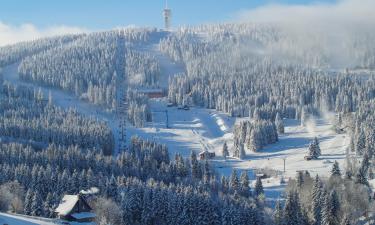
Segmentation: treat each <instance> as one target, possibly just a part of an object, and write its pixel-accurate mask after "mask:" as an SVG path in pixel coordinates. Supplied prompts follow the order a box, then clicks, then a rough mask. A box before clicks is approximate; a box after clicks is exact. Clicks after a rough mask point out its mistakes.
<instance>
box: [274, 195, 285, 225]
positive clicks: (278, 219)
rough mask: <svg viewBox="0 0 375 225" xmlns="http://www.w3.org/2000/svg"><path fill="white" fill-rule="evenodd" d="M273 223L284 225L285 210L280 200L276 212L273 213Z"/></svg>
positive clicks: (277, 202)
mask: <svg viewBox="0 0 375 225" xmlns="http://www.w3.org/2000/svg"><path fill="white" fill-rule="evenodd" d="M273 221H274V223H275V225H283V224H284V221H283V209H282V207H281V202H280V200H277V201H276V206H275V211H274V213H273Z"/></svg>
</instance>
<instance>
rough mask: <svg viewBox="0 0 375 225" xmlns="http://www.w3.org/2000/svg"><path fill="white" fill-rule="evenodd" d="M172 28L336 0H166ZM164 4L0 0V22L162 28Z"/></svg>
mask: <svg viewBox="0 0 375 225" xmlns="http://www.w3.org/2000/svg"><path fill="white" fill-rule="evenodd" d="M168 2H169V5H170V8H172V10H173V25H174V26H176V25H177V26H178V25H195V24H199V23H209V22H223V21H229V20H231V19H233V18H235V17H236V14H237V13H238V12H240V11H242V10H249V9H253V8H256V7H259V6H262V5H266V4H269V3H279V4H314V3H318V2H320V3H321V2H323V3H325V2H336V0H319V1H317V0H273V1H270V0H169V1H168ZM163 7H164V0H1V1H0V22H2V23H4V24H7V25H12V26H20V25H22V24H25V23H30V24H33V25H34V26H36V27H38V28H44V27H51V26H60V25H66V26H76V27H84V28H87V29H90V30H103V29H110V28H113V27H118V26H127V25H137V26H153V27H162V24H163V20H162V17H161V10H162V8H163Z"/></svg>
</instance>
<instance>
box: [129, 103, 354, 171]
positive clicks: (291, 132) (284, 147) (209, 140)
mask: <svg viewBox="0 0 375 225" xmlns="http://www.w3.org/2000/svg"><path fill="white" fill-rule="evenodd" d="M151 109H152V112H153V122H152V123H149V124H148V125H147V127H146V128H142V129H135V128H131V129H129V134H130V135H131V134H136V135H138V136H141V137H143V138H146V139H150V140H155V141H157V142H160V143H163V144H165V145H167V146H168V147H169V149H170V152H171V153H172V154H174V153H181V154H182V155H183V156H189V154H190V152H191V151H196V152H197V153H198V152H200V151H203V150H208V151H211V152H215V153H216V155H217V157H216V158H215V159H214V160H212V162H213V164H214V165H215V166H216V167H217V170H218V171H219V172H220V173H221V174H224V175H229V174H230V172H231V170H232V168H236V169H239V170H254V169H257V168H270V169H273V170H278V171H280V172H283V171H284V159H285V162H286V166H285V173H284V176H285V177H294V176H295V175H296V172H297V171H298V170H308V171H309V172H310V173H312V174H320V175H328V174H329V172H330V170H331V167H332V164H333V162H334V161H338V162H339V163H340V165H341V167H343V166H344V165H345V163H344V162H345V155H346V148H347V146H348V145H349V142H350V138H349V136H348V135H347V134H337V133H336V132H335V131H334V130H333V121H334V118H333V117H334V115H330V116H325V117H322V118H312V119H310V120H309V121H307V122H306V124H305V126H301V125H300V122H299V121H297V120H285V134H283V135H280V137H279V142H277V143H275V144H272V145H268V146H266V147H265V148H263V149H262V150H261V151H260V152H257V153H254V152H249V151H248V152H247V156H246V158H245V159H244V160H239V159H235V158H230V157H229V159H227V160H226V161H224V160H223V158H222V157H221V149H222V146H223V143H224V142H227V143H228V147H229V149H232V148H233V141H232V137H233V127H234V125H235V124H236V123H237V122H238V121H237V122H236V120H242V119H235V118H232V117H230V116H228V115H227V114H224V113H219V112H216V111H215V110H209V109H201V108H191V109H190V110H179V109H177V108H176V107H170V108H169V107H167V102H166V100H165V99H162V100H152V101H151ZM166 110H168V120H169V121H168V122H169V124H168V125H169V128H167V127H166V115H165V111H166ZM314 137H318V139H319V141H320V148H321V150H322V156H321V157H320V158H319V159H318V160H312V161H305V160H304V156H306V155H307V152H308V146H309V144H310V142H311V141H312V140H313V139H314Z"/></svg>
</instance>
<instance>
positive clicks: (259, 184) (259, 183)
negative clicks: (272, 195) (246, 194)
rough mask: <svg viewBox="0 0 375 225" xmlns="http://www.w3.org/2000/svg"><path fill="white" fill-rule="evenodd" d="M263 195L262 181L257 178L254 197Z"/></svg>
mask: <svg viewBox="0 0 375 225" xmlns="http://www.w3.org/2000/svg"><path fill="white" fill-rule="evenodd" d="M262 194H264V190H263V184H262V179H261V178H260V177H257V179H256V182H255V187H254V196H256V197H258V196H260V195H262Z"/></svg>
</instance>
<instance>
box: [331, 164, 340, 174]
mask: <svg viewBox="0 0 375 225" xmlns="http://www.w3.org/2000/svg"><path fill="white" fill-rule="evenodd" d="M331 176H333V177H341V170H340V167H339V163H338V162H337V161H335V162H334V163H333V166H332V170H331Z"/></svg>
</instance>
